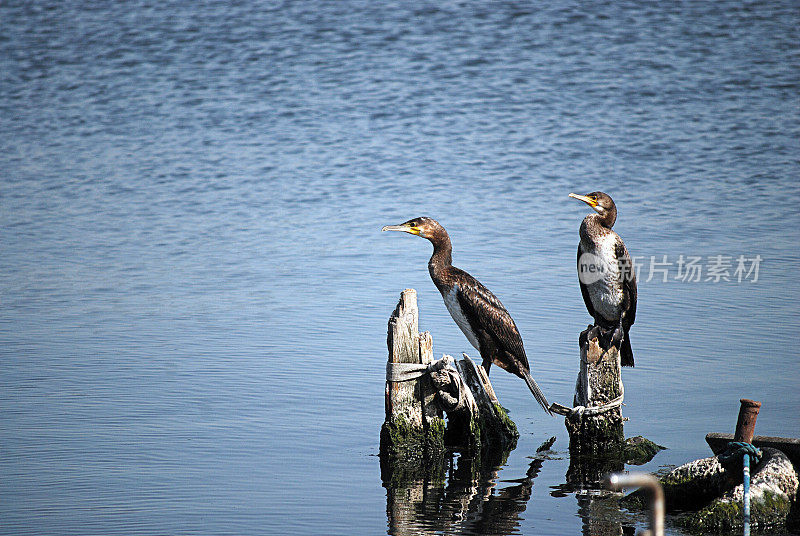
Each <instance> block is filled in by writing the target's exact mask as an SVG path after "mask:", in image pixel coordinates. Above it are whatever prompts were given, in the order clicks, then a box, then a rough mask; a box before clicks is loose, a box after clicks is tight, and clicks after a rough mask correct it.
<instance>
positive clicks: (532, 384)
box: [522, 370, 553, 415]
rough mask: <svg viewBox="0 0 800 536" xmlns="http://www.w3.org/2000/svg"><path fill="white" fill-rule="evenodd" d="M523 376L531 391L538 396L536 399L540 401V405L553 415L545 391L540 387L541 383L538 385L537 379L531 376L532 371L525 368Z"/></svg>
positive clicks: (535, 396)
mask: <svg viewBox="0 0 800 536" xmlns="http://www.w3.org/2000/svg"><path fill="white" fill-rule="evenodd" d="M522 377H523V379H524V380H525V383H527V384H528V389H530V390H531V393H533V396H534V398H536V401H537V402H538V403H539V405H540V406H542V408H543V409H544V411H545V412H546V413H548V414H550V415H552V414H553V413H552V412H551V411H550V404H549V403H548V402H547V399H546V398H545V397H544V393H543V392H542V390H541V389H540V388H539V385H537V383H536V380H534V379H533V378H532V377H531V373H530V372H528V371H527V370H523V371H522Z"/></svg>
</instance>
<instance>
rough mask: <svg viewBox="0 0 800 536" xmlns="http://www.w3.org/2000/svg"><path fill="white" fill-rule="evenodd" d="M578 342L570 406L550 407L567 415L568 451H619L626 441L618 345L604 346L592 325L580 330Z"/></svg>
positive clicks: (596, 453)
mask: <svg viewBox="0 0 800 536" xmlns="http://www.w3.org/2000/svg"><path fill="white" fill-rule="evenodd" d="M590 336H591V338H590ZM579 343H580V350H581V359H580V370H579V372H578V380H577V382H576V383H575V396H574V399H573V407H572V408H567V407H565V406H561V405H560V404H553V406H552V407H551V409H552V410H553V411H554V412H556V413H559V414H561V415H565V416H566V419H565V425H566V427H567V431H568V432H569V450H570V454H571V455H577V456H592V457H599V456H604V457H605V456H608V455H609V454H612V453H613V454H617V455H619V454H621V452H622V449H623V447H624V444H625V434H624V431H623V424H622V421H623V420H622V400H623V396H624V392H625V388H624V387H623V385H622V373H621V364H620V354H619V349H618V348H617V347H615V346H611V347H610V348H608V350H604V349H603V348H602V347H601V346H600V343H599V341H598V337H597V335H596V330H594V329H593V328H592V326H589V328H587V329H586V331H584V332H582V333H581V335H580V337H579Z"/></svg>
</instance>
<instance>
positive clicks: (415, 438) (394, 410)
mask: <svg viewBox="0 0 800 536" xmlns="http://www.w3.org/2000/svg"><path fill="white" fill-rule="evenodd" d="M387 345H388V347H389V362H388V364H387V378H386V392H385V394H386V398H385V408H386V419H385V421H384V423H383V427H382V428H381V447H380V449H381V456H382V458H388V459H389V460H394V459H402V460H403V461H413V460H419V459H421V458H425V457H427V456H439V455H441V454H442V452H443V451H444V419H443V417H442V411H441V409H439V406H438V405H437V404H436V403H435V400H434V399H435V394H436V391H435V390H434V389H433V386H432V384H431V381H430V378H429V377H428V375H427V374H422V375H419V370H420V369H423V370H424V368H425V366H427V365H429V364H430V363H431V362H432V361H433V344H432V340H431V336H430V334H429V333H427V332H426V333H423V334H422V335H420V334H419V312H418V309H417V292H416V291H415V290H414V289H406V290H404V291H403V292H402V294H401V295H400V301H399V302H398V304H397V307H396V308H395V310H394V313H392V316H391V317H390V318H389V329H388V336H387ZM397 364H407V365H406V366H403V365H397ZM420 365H422V366H420ZM415 372H416V374H414V373H415ZM408 373H411V375H412V376H414V375H416V376H417V377H415V378H412V379H407V377H408V376H407V374H408Z"/></svg>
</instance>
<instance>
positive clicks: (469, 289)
mask: <svg viewBox="0 0 800 536" xmlns="http://www.w3.org/2000/svg"><path fill="white" fill-rule="evenodd" d="M452 273H453V275H454V276H455V283H456V284H458V288H459V292H458V301H459V303H460V304H461V308H462V310H463V311H464V315H465V316H466V317H467V320H468V321H469V323H470V325H471V326H472V327H473V330H474V331H475V332H476V333H480V332H484V333H487V334H488V335H490V336H491V337H492V339H493V341H494V343H495V345H496V346H497V347H498V349H500V350H505V351H506V352H509V353H510V354H512V355H513V356H514V357H516V358H517V360H519V362H520V364H522V365H523V366H524V367H525V368H526V369H529V368H530V367H529V365H528V358H527V356H526V355H525V348H524V346H523V345H522V337H521V336H520V334H519V330H518V329H517V325H516V324H515V323H514V319H513V318H511V315H510V314H508V311H506V308H505V307H503V304H502V303H500V300H498V299H497V297H496V296H495V295H494V294H492V293H491V291H489V289H487V288H486V287H484V286H483V285H482V284H481V283H480V281H478V280H477V279H475V278H474V277H472V276H471V275H469V274H468V273H466V272H465V271H463V270H459V269H458V268H453V272H452Z"/></svg>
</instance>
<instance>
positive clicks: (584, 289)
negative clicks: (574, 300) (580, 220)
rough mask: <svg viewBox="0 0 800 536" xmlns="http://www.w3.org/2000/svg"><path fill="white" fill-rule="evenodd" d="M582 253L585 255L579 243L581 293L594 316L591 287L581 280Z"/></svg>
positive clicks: (590, 313) (588, 309)
mask: <svg viewBox="0 0 800 536" xmlns="http://www.w3.org/2000/svg"><path fill="white" fill-rule="evenodd" d="M581 255H583V250H582V249H581V245H580V244H578V283H579V284H580V286H581V295H582V296H583V303H585V304H586V310H587V311H589V315H590V316H591V317H592V318H594V316H595V314H594V306H593V305H592V298H591V297H589V288H588V287H587V286H586V285H584V284H583V281H581V279H580V276H581Z"/></svg>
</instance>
